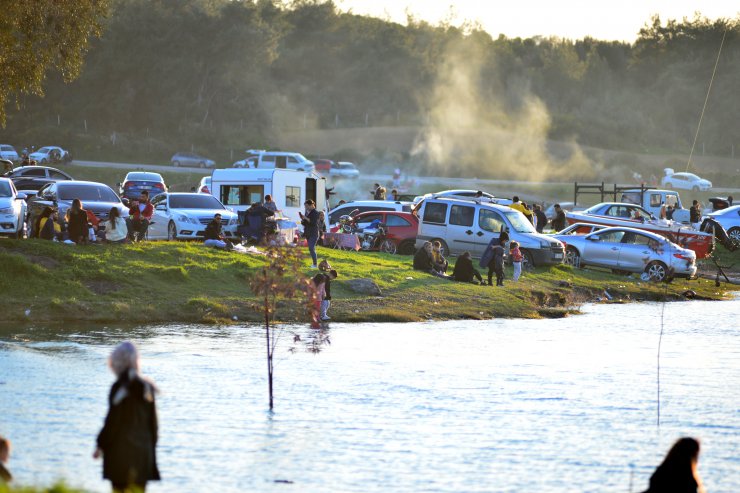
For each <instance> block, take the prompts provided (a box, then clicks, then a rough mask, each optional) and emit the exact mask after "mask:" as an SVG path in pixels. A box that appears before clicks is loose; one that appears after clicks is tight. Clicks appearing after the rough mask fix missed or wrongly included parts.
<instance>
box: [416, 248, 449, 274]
mask: <svg viewBox="0 0 740 493" xmlns="http://www.w3.org/2000/svg"><path fill="white" fill-rule="evenodd" d="M414 270H420V271H424V272H426V273H428V274H431V275H433V276H437V277H447V276H446V275H445V274H444V273H442V272H439V271H438V270H437V268H436V265H435V263H434V250H433V247H432V242H431V241H426V242H424V246H422V247H421V248H420V249H419V251H417V252H416V254H415V255H414Z"/></svg>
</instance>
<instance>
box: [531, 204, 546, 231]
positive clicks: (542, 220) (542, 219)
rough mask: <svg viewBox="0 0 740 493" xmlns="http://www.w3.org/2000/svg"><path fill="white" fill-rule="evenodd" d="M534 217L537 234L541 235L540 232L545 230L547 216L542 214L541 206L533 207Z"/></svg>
mask: <svg viewBox="0 0 740 493" xmlns="http://www.w3.org/2000/svg"><path fill="white" fill-rule="evenodd" d="M534 215H535V217H536V218H537V226H536V227H537V232H538V233H542V230H544V229H545V225H547V216H546V215H545V213H544V212H542V206H540V205H535V206H534Z"/></svg>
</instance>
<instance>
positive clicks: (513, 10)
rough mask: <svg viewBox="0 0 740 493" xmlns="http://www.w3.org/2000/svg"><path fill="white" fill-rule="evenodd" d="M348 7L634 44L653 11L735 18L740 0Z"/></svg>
mask: <svg viewBox="0 0 740 493" xmlns="http://www.w3.org/2000/svg"><path fill="white" fill-rule="evenodd" d="M335 3H336V4H337V6H338V7H339V8H340V9H341V10H344V11H347V10H352V12H354V13H355V14H361V15H372V16H375V17H381V18H388V19H390V20H393V21H396V22H400V23H402V24H404V23H405V22H406V14H407V12H408V13H410V14H412V15H413V16H414V17H416V18H420V19H423V20H426V21H429V22H432V23H437V22H439V21H441V20H449V21H451V23H452V24H454V25H460V24H462V23H463V22H465V21H477V22H479V23H480V24H481V26H482V27H483V29H485V30H486V31H488V32H489V33H490V34H491V36H493V37H497V36H498V35H499V34H504V35H505V36H507V37H510V38H515V37H522V38H529V37H533V36H537V35H542V36H559V37H562V38H570V39H581V38H583V37H585V36H591V37H593V38H597V39H602V40H618V41H627V42H632V41H634V40H635V39H636V38H637V33H638V31H639V30H640V28H641V27H643V25H644V24H645V23H646V22H647V21H648V20H649V19H650V17H651V16H652V15H653V14H658V15H660V18H661V20H664V21H665V20H666V19H669V18H670V19H678V20H680V19H683V18H684V17H689V18H691V17H693V16H694V13H695V12H697V11H699V12H700V13H701V14H702V15H703V16H705V17H708V18H710V19H716V18H719V17H725V18H735V17H737V16H738V15H740V2H738V1H737V0H735V1H727V0H717V1H715V0H710V1H706V0H705V1H703V2H698V1H696V0H694V1H688V0H560V1H558V0H508V1H506V2H503V1H500V0H454V1H453V0H335Z"/></svg>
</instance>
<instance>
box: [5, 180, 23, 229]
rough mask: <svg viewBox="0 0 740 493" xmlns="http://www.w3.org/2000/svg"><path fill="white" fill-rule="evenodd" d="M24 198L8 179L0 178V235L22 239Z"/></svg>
mask: <svg viewBox="0 0 740 493" xmlns="http://www.w3.org/2000/svg"><path fill="white" fill-rule="evenodd" d="M25 198H26V196H25V194H23V193H19V192H18V191H17V190H16V189H15V186H14V185H13V182H12V181H11V180H10V179H9V178H0V235H5V236H10V237H12V238H22V237H23V221H24V219H25V218H26V201H25Z"/></svg>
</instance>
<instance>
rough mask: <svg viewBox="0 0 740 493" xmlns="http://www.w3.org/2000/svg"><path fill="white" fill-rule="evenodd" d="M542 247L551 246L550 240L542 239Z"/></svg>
mask: <svg viewBox="0 0 740 493" xmlns="http://www.w3.org/2000/svg"><path fill="white" fill-rule="evenodd" d="M540 247H541V248H550V242H549V241H547V240H540Z"/></svg>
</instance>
